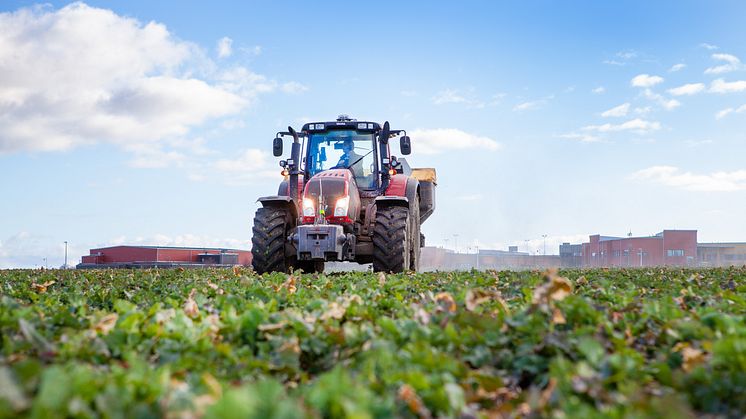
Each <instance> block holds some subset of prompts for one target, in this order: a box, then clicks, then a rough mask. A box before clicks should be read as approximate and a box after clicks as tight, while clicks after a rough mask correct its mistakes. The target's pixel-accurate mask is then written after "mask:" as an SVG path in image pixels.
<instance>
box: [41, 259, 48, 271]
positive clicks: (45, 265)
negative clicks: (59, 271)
mask: <svg viewBox="0 0 746 419" xmlns="http://www.w3.org/2000/svg"><path fill="white" fill-rule="evenodd" d="M41 260H43V261H44V269H48V268H49V267H48V266H47V258H42V259H41Z"/></svg>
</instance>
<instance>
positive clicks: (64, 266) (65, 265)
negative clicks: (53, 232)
mask: <svg viewBox="0 0 746 419" xmlns="http://www.w3.org/2000/svg"><path fill="white" fill-rule="evenodd" d="M62 268H63V269H67V240H65V264H64V265H63V266H62Z"/></svg>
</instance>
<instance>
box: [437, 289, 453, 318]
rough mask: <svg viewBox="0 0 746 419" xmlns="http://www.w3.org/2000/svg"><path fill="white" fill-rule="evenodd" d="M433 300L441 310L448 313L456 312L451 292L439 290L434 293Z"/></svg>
mask: <svg viewBox="0 0 746 419" xmlns="http://www.w3.org/2000/svg"><path fill="white" fill-rule="evenodd" d="M435 302H437V303H438V304H439V305H440V307H441V308H442V309H443V310H445V311H447V312H449V313H455V312H456V301H455V300H454V299H453V297H452V296H451V294H449V293H447V292H439V293H438V294H436V295H435Z"/></svg>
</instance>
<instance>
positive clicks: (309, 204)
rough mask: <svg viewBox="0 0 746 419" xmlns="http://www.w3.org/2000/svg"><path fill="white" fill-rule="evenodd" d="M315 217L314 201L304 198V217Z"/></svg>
mask: <svg viewBox="0 0 746 419" xmlns="http://www.w3.org/2000/svg"><path fill="white" fill-rule="evenodd" d="M314 215H315V214H314V207H313V199H311V198H303V216H304V217H313V216H314Z"/></svg>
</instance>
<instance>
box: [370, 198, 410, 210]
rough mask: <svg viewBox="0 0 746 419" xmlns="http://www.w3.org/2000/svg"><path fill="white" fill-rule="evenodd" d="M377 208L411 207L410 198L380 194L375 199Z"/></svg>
mask: <svg viewBox="0 0 746 419" xmlns="http://www.w3.org/2000/svg"><path fill="white" fill-rule="evenodd" d="M375 203H376V207H377V208H383V207H404V208H409V199H407V197H405V196H379V197H377V198H376V200H375Z"/></svg>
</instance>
